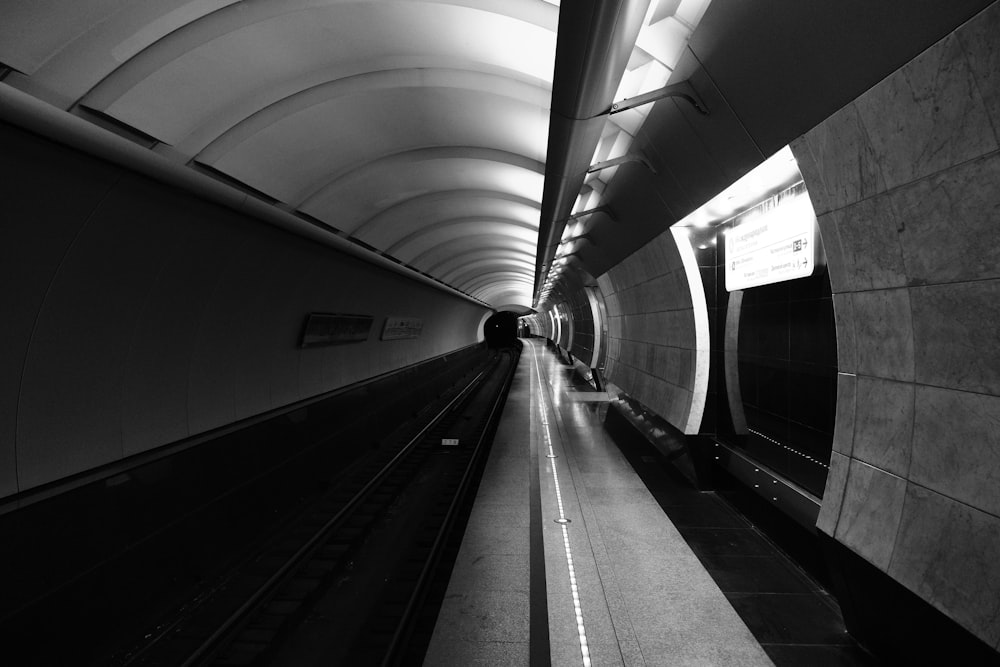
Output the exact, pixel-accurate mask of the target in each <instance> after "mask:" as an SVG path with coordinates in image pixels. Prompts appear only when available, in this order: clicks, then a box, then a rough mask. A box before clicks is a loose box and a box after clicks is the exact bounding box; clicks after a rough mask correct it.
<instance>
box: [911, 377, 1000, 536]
mask: <svg viewBox="0 0 1000 667" xmlns="http://www.w3.org/2000/svg"><path fill="white" fill-rule="evenodd" d="M913 433H914V436H913V462H912V463H911V465H910V475H909V477H910V479H911V480H912V481H914V482H916V483H917V484H921V485H923V486H926V487H928V488H930V489H932V490H934V491H937V492H938V493H941V494H944V495H946V496H949V497H951V498H955V499H956V500H960V501H962V502H964V503H968V504H969V505H972V506H974V507H978V508H979V509H982V510H983V511H985V512H988V513H990V514H993V515H994V516H997V517H1000V397H996V396H986V395H984V394H973V393H969V392H964V391H955V390H953V389H941V388H938V387H923V386H919V385H918V386H917V388H916V422H915V423H914V427H913Z"/></svg>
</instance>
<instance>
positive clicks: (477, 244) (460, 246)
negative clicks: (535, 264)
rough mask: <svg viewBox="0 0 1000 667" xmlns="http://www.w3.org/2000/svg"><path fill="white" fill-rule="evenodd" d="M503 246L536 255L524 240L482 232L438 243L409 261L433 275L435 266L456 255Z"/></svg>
mask: <svg viewBox="0 0 1000 667" xmlns="http://www.w3.org/2000/svg"><path fill="white" fill-rule="evenodd" d="M484 247H485V248H497V247H502V248H505V249H507V250H511V251H519V252H520V253H521V254H527V255H531V256H534V253H535V251H534V249H533V248H531V247H530V244H528V243H526V242H524V241H511V240H510V238H509V237H504V236H496V235H493V234H482V235H475V236H472V235H470V236H460V237H458V238H455V239H452V240H450V241H447V242H445V243H441V244H438V245H436V246H434V247H433V248H431V249H430V250H427V251H426V252H424V253H421V254H420V255H418V256H417V257H414V258H413V260H411V261H410V262H409V264H410V265H411V266H414V267H416V268H417V269H420V270H421V271H424V272H426V273H429V274H431V275H435V273H434V267H436V266H438V265H440V264H441V263H442V262H444V261H445V260H447V259H450V258H452V257H454V256H456V255H460V254H465V253H468V252H474V251H476V250H481V249H482V248H484Z"/></svg>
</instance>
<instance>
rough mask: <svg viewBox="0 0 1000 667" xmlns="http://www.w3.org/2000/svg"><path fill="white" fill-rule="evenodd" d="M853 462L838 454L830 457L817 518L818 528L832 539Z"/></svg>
mask: <svg viewBox="0 0 1000 667" xmlns="http://www.w3.org/2000/svg"><path fill="white" fill-rule="evenodd" d="M850 465H851V460H850V459H849V458H848V457H846V456H844V455H842V454H838V453H837V452H833V453H832V454H831V455H830V472H829V473H828V474H827V476H826V488H825V489H824V490H823V503H822V504H821V505H820V508H819V516H818V517H817V518H816V527H817V528H818V529H820V530H822V531H823V532H824V533H826V534H827V535H830V536H831V537H832V536H833V535H834V534H835V533H836V530H837V520H838V519H839V518H840V507H841V505H842V504H843V502H844V489H845V488H846V487H847V471H848V469H849V468H850Z"/></svg>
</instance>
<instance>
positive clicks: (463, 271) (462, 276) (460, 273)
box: [441, 257, 534, 285]
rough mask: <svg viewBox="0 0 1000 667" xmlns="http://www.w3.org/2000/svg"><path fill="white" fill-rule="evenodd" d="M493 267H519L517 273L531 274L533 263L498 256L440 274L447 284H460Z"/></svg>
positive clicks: (487, 271) (515, 268)
mask: <svg viewBox="0 0 1000 667" xmlns="http://www.w3.org/2000/svg"><path fill="white" fill-rule="evenodd" d="M493 269H514V270H517V269H520V270H521V273H519V274H518V275H531V271H532V269H534V263H533V262H531V261H527V260H522V261H511V260H510V259H507V258H503V257H498V258H493V259H491V260H480V261H478V262H476V263H474V264H465V265H463V266H460V267H458V268H456V269H453V270H451V271H449V272H448V273H445V274H443V275H442V278H441V279H442V280H444V281H445V282H446V283H448V284H449V285H451V284H454V285H460V284H462V283H464V282H465V280H466V279H467V278H469V277H471V276H481V275H484V274H486V273H489V272H490V271H491V270H493Z"/></svg>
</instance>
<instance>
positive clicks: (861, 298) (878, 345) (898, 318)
mask: <svg viewBox="0 0 1000 667" xmlns="http://www.w3.org/2000/svg"><path fill="white" fill-rule="evenodd" d="M852 301H853V306H854V333H855V337H856V340H857V371H858V373H863V374H865V375H874V376H877V377H884V378H892V379H894V380H911V381H912V380H913V338H914V333H913V323H912V318H911V314H910V295H909V292H908V291H907V290H906V289H891V290H876V291H872V292H857V293H855V294H853V295H852ZM839 329H840V326H839V324H838V331H839Z"/></svg>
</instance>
